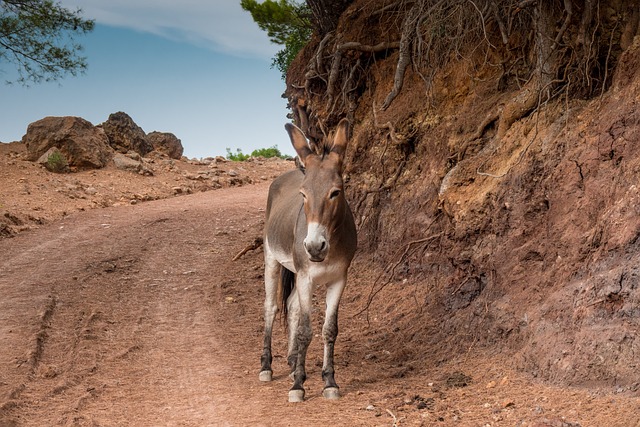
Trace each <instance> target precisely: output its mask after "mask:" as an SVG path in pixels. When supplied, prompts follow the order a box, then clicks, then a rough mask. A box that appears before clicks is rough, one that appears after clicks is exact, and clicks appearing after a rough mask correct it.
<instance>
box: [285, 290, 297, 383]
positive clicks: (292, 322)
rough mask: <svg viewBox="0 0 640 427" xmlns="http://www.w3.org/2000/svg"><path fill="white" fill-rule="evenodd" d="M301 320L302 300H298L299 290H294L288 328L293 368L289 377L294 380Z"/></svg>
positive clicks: (289, 358)
mask: <svg viewBox="0 0 640 427" xmlns="http://www.w3.org/2000/svg"><path fill="white" fill-rule="evenodd" d="M299 318H300V300H299V299H298V290H297V288H295V287H294V288H293V292H291V295H289V299H288V300H287V327H288V329H289V331H288V332H289V351H288V354H287V363H288V364H289V367H290V368H291V371H290V374H289V377H290V378H291V380H293V374H294V372H295V370H296V362H297V359H298V344H297V341H296V334H297V332H298V319H299Z"/></svg>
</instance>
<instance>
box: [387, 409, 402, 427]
mask: <svg viewBox="0 0 640 427" xmlns="http://www.w3.org/2000/svg"><path fill="white" fill-rule="evenodd" d="M387 413H388V414H389V415H391V418H393V424H392V427H399V426H400V420H402V418H397V417H396V416H395V415H394V413H393V412H391V411H390V410H389V409H387Z"/></svg>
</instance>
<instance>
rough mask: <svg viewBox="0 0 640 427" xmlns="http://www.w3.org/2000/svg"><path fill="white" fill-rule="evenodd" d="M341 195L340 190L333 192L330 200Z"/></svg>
mask: <svg viewBox="0 0 640 427" xmlns="http://www.w3.org/2000/svg"><path fill="white" fill-rule="evenodd" d="M339 195H340V190H333V191H332V192H331V194H329V198H330V199H335V198H336V197H338V196H339Z"/></svg>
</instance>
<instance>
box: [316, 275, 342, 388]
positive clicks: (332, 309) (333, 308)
mask: <svg viewBox="0 0 640 427" xmlns="http://www.w3.org/2000/svg"><path fill="white" fill-rule="evenodd" d="M345 276H346V275H345ZM345 283H346V277H345V278H343V279H341V280H339V281H337V282H335V283H332V284H330V285H329V286H328V287H327V302H326V305H327V309H326V313H325V317H324V326H323V327H322V338H323V339H324V359H323V363H322V379H323V380H324V390H323V391H322V395H323V396H324V397H325V398H326V399H338V398H340V392H339V391H338V384H336V380H335V378H334V372H335V370H334V368H333V348H334V344H335V342H336V338H337V336H338V305H339V303H340V297H341V296H342V291H343V290H344V286H345Z"/></svg>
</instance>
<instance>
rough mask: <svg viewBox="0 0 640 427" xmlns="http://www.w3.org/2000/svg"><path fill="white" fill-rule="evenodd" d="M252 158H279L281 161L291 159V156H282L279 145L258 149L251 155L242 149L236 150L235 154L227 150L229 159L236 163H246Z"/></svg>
mask: <svg viewBox="0 0 640 427" xmlns="http://www.w3.org/2000/svg"><path fill="white" fill-rule="evenodd" d="M251 157H264V158H265V159H269V158H271V157H279V158H281V159H290V158H291V156H289V155H287V154H282V153H281V152H280V150H279V149H278V146H277V145H274V146H273V147H269V148H258V149H257V150H253V151H252V152H251V154H244V153H243V152H242V150H241V149H240V148H238V149H236V152H235V153H232V152H231V149H230V148H227V159H229V160H232V161H234V162H244V161H245V160H247V159H249V158H251Z"/></svg>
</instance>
